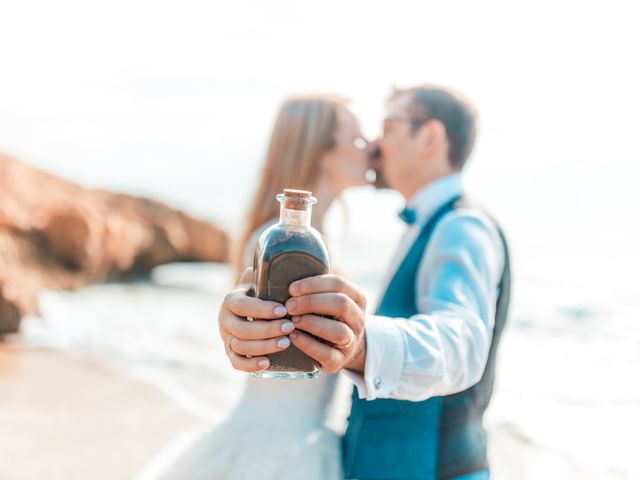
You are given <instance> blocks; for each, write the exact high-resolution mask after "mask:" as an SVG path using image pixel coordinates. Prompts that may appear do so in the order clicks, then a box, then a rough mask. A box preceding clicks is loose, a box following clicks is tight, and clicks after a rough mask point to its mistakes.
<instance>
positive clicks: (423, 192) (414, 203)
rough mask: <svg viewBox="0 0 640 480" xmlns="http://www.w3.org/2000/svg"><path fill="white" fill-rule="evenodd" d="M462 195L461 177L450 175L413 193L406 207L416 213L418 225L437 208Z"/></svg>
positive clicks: (457, 174)
mask: <svg viewBox="0 0 640 480" xmlns="http://www.w3.org/2000/svg"><path fill="white" fill-rule="evenodd" d="M461 193H462V175H461V174H460V173H452V174H451V175H447V176H446V177H442V178H439V179H437V180H434V181H433V182H429V183H427V184H426V185H425V186H424V187H422V188H421V189H420V190H418V191H417V192H416V193H414V195H413V197H411V200H409V203H408V204H407V206H408V207H409V208H411V209H413V210H415V212H416V218H417V221H418V223H420V222H422V221H424V220H425V219H426V218H427V217H429V216H430V215H432V214H433V213H434V212H435V211H436V209H437V208H438V207H440V206H441V205H444V204H445V203H447V202H448V201H449V200H452V199H453V198H454V197H456V196H458V195H460V194H461Z"/></svg>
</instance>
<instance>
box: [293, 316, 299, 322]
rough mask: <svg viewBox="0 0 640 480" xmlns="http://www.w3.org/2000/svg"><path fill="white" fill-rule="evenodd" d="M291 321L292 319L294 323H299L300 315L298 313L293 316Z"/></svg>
mask: <svg viewBox="0 0 640 480" xmlns="http://www.w3.org/2000/svg"><path fill="white" fill-rule="evenodd" d="M291 321H292V322H293V323H298V322H299V321H300V317H299V316H297V315H296V316H295V317H291Z"/></svg>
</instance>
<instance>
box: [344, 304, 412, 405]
mask: <svg viewBox="0 0 640 480" xmlns="http://www.w3.org/2000/svg"><path fill="white" fill-rule="evenodd" d="M365 336H366V340H367V350H366V360H365V368H364V376H363V375H360V374H358V373H356V372H353V371H349V370H346V371H345V372H344V373H345V374H346V375H347V376H348V377H349V378H350V379H351V381H352V382H353V383H354V384H355V386H356V389H357V390H358V397H359V398H361V399H367V400H375V399H376V398H389V397H390V396H391V395H392V393H393V391H394V389H395V388H396V386H397V384H398V382H399V380H400V375H401V372H402V364H403V361H404V342H403V340H402V333H401V331H400V329H399V328H398V325H397V324H396V323H395V320H394V319H393V318H389V317H381V316H378V315H367V319H366V322H365Z"/></svg>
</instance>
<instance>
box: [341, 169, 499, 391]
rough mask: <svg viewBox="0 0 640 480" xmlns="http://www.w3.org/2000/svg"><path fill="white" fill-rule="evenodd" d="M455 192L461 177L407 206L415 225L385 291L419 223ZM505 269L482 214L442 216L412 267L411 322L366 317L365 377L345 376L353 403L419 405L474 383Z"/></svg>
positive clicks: (494, 231) (481, 368) (483, 359)
mask: <svg viewBox="0 0 640 480" xmlns="http://www.w3.org/2000/svg"><path fill="white" fill-rule="evenodd" d="M461 193H462V181H461V177H460V175H459V174H453V175H450V176H447V177H444V178H441V179H438V180H436V181H434V182H431V183H429V184H428V185H426V186H425V187H423V188H422V189H421V190H420V191H418V192H417V193H416V194H415V195H414V196H413V198H412V199H411V201H410V202H409V205H408V206H409V207H410V208H413V209H415V211H416V213H417V221H416V222H415V223H414V224H413V225H411V226H410V227H409V228H408V229H407V231H406V233H405V234H404V236H403V237H402V240H401V242H400V245H399V247H398V250H397V252H396V254H395V256H394V258H393V261H392V264H391V268H390V270H389V273H388V277H387V281H386V286H385V290H386V288H387V286H388V285H389V282H390V281H391V279H392V278H393V276H394V275H395V273H396V270H397V269H398V267H399V266H400V264H401V263H402V260H403V259H404V257H405V256H406V254H407V253H408V251H409V249H410V248H411V246H412V245H413V243H414V242H415V240H416V238H417V237H418V234H419V233H420V230H421V229H422V227H423V226H424V224H425V222H427V221H428V219H429V218H430V217H431V215H433V214H434V213H435V211H436V210H437V209H438V208H439V207H440V206H442V205H444V204H445V203H446V202H448V201H450V200H452V199H453V198H454V197H456V196H458V195H460V194H461ZM503 266H504V247H503V244H502V242H501V240H500V236H499V234H498V231H497V229H496V226H495V224H494V223H493V222H492V221H491V220H490V219H489V218H488V217H487V216H486V215H485V214H483V213H482V212H481V211H479V210H476V209H466V208H460V209H456V210H454V211H451V212H449V213H448V214H446V215H445V216H444V217H443V218H442V219H441V220H440V222H439V223H438V225H437V227H436V228H435V230H434V231H433V235H432V237H431V240H430V241H429V244H428V245H427V248H426V250H425V252H424V254H423V257H422V260H421V262H420V266H419V268H418V274H417V277H416V284H415V289H416V291H415V294H416V303H417V307H418V311H419V313H418V314H416V315H413V316H412V317H410V318H389V317H383V316H376V315H367V318H366V322H365V336H366V342H367V352H366V362H365V372H364V376H363V375H361V374H358V373H355V372H352V371H349V370H345V371H344V372H345V374H347V376H348V377H350V378H351V380H352V381H353V382H354V383H355V385H356V387H357V389H358V395H359V397H360V398H366V399H367V400H374V399H376V398H393V399H397V400H411V401H421V400H426V399H427V398H430V397H433V396H440V395H450V394H453V393H456V392H460V391H463V390H466V389H467V388H469V387H471V386H472V385H474V384H475V383H477V382H478V381H479V380H480V378H481V377H482V374H483V371H484V367H485V364H486V361H487V356H488V354H489V348H490V346H491V337H492V333H493V325H494V321H495V318H494V317H495V307H496V299H497V296H498V289H499V283H500V279H501V275H502V271H503Z"/></svg>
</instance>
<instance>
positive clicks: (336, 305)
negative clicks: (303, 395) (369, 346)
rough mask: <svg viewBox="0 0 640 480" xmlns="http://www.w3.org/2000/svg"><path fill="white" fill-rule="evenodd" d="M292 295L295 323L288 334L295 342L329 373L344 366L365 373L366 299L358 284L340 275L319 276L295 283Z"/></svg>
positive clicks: (292, 285)
mask: <svg viewBox="0 0 640 480" xmlns="http://www.w3.org/2000/svg"><path fill="white" fill-rule="evenodd" d="M289 294H290V295H291V298H290V299H289V300H288V301H287V304H286V307H287V311H288V312H289V314H290V315H291V319H292V320H293V322H294V323H295V326H296V330H295V332H293V333H292V334H290V335H289V338H290V339H291V342H292V343H293V345H295V346H296V347H298V348H299V349H300V350H302V351H303V352H304V353H306V354H307V355H309V356H310V357H312V358H313V359H315V360H316V361H317V362H319V363H320V364H321V365H322V369H323V370H324V371H326V372H328V373H335V372H337V371H339V370H342V369H343V368H347V369H349V370H355V371H358V372H361V373H362V372H364V365H365V356H366V342H365V335H364V321H365V308H366V298H365V296H364V294H363V293H362V292H361V291H360V290H359V289H358V287H356V286H355V285H353V284H352V283H351V282H349V281H347V280H345V279H344V278H342V277H340V276H338V275H320V276H316V277H309V278H305V279H303V280H299V281H297V282H293V283H292V284H291V285H290V286H289ZM320 315H326V316H329V317H331V318H327V317H325V316H320ZM305 332H306V333H305ZM312 335H314V336H316V337H318V338H321V339H322V340H324V342H321V341H318V340H317V339H315V338H314V337H313V336H312Z"/></svg>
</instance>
